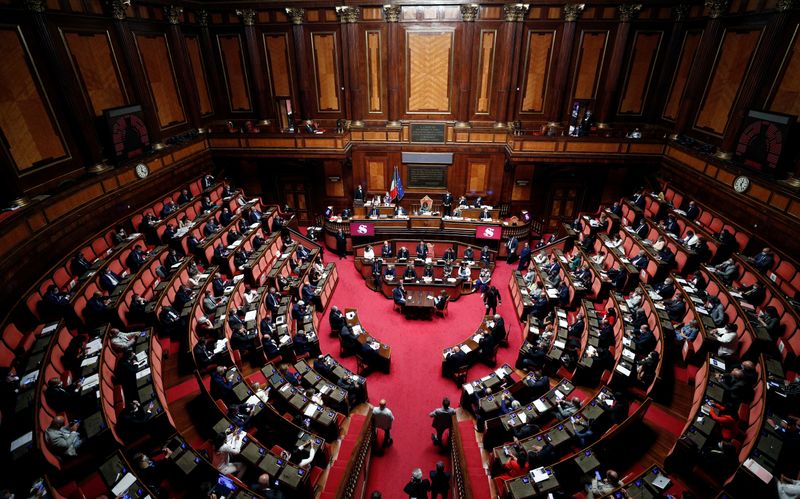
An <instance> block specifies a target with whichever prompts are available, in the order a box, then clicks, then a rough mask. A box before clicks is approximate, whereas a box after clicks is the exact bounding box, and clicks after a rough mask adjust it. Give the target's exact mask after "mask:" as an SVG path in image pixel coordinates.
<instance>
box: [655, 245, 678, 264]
mask: <svg viewBox="0 0 800 499" xmlns="http://www.w3.org/2000/svg"><path fill="white" fill-rule="evenodd" d="M658 258H659V259H660V260H661V262H662V263H664V264H665V265H667V266H672V265H675V253H673V252H672V250H671V249H669V247H667V246H664V248H663V249H661V250H660V251H659V252H658Z"/></svg>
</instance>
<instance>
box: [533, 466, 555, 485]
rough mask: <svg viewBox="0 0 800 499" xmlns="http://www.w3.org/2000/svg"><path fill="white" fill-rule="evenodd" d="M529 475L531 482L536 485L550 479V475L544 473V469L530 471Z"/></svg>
mask: <svg viewBox="0 0 800 499" xmlns="http://www.w3.org/2000/svg"><path fill="white" fill-rule="evenodd" d="M530 475H531V478H533V481H534V482H536V483H539V482H544V481H545V480H547V479H548V478H550V475H548V474H547V471H545V469H544V467H539V468H536V469H533V470H531V472H530Z"/></svg>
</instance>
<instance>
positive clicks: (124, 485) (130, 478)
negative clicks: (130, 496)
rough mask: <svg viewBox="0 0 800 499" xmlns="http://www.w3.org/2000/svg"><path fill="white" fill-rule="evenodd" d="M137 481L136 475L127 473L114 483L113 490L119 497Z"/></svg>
mask: <svg viewBox="0 0 800 499" xmlns="http://www.w3.org/2000/svg"><path fill="white" fill-rule="evenodd" d="M135 481H136V476H135V475H134V474H133V473H126V474H125V476H124V477H122V479H121V480H120V481H119V482H117V484H116V485H114V488H112V489H111V492H112V493H113V494H114V496H116V497H119V496H121V495H122V493H123V492H125V491H127V490H128V489H129V488H130V487H131V485H133V483H134V482H135Z"/></svg>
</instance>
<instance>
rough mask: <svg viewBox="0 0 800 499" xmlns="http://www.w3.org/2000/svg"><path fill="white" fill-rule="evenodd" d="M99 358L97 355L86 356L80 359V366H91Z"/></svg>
mask: <svg viewBox="0 0 800 499" xmlns="http://www.w3.org/2000/svg"><path fill="white" fill-rule="evenodd" d="M99 358H100V356H99V355H95V356H94V357H87V358H85V359H83V360H82V361H81V367H87V366H93V365H95V364H97V360H98V359H99Z"/></svg>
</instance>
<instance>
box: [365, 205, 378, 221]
mask: <svg viewBox="0 0 800 499" xmlns="http://www.w3.org/2000/svg"><path fill="white" fill-rule="evenodd" d="M367 216H368V217H370V218H378V217H379V216H381V210H380V208H378V206H377V205H375V206H373V207H372V209H371V210H369V213H368V214H367Z"/></svg>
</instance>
